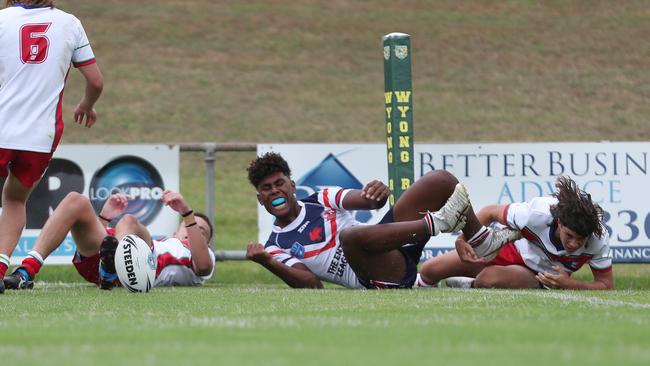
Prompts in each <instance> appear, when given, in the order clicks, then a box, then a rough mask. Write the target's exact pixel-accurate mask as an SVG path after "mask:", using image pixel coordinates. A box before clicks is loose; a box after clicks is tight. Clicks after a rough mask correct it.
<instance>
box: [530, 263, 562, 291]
mask: <svg viewBox="0 0 650 366" xmlns="http://www.w3.org/2000/svg"><path fill="white" fill-rule="evenodd" d="M552 268H553V270H554V271H555V273H551V272H548V271H544V272H540V273H538V274H537V276H535V277H536V278H537V281H539V282H541V283H542V284H543V285H544V286H546V287H549V288H568V283H569V282H570V281H571V277H569V274H568V273H566V272H565V271H564V270H563V269H562V268H560V266H558V265H553V267H552Z"/></svg>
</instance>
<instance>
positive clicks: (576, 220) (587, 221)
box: [551, 177, 603, 238]
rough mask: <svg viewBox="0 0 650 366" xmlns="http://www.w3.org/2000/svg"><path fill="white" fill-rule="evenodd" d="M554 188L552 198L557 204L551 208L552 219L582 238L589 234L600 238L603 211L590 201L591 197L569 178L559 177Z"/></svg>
mask: <svg viewBox="0 0 650 366" xmlns="http://www.w3.org/2000/svg"><path fill="white" fill-rule="evenodd" d="M555 187H557V192H555V193H553V197H555V198H557V200H558V203H557V204H556V205H553V206H551V215H553V218H555V219H557V220H559V221H560V222H561V223H562V225H564V226H566V227H568V228H569V229H571V230H573V231H575V232H576V233H577V234H578V235H580V236H582V237H585V238H586V237H588V236H590V235H591V234H594V235H596V236H597V237H599V238H600V237H602V235H603V226H602V218H603V209H602V208H601V207H600V206H599V205H598V204H597V203H594V202H593V201H592V200H591V195H590V194H589V193H586V192H585V191H583V190H581V189H580V188H578V185H577V184H576V182H574V181H573V180H572V179H571V178H569V177H559V178H558V179H557V182H556V183H555Z"/></svg>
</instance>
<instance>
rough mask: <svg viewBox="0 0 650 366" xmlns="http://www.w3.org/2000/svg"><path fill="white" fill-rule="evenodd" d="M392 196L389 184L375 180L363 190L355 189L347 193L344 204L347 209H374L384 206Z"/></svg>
mask: <svg viewBox="0 0 650 366" xmlns="http://www.w3.org/2000/svg"><path fill="white" fill-rule="evenodd" d="M388 196H390V190H389V189H388V186H386V185H385V184H384V183H382V182H381V181H378V180H373V181H371V182H370V183H368V184H366V186H365V187H364V188H363V189H362V190H357V189H353V190H350V192H349V193H348V194H347V195H345V197H344V198H343V202H342V205H343V207H344V208H345V209H346V210H374V209H378V208H382V207H384V205H385V204H386V200H388Z"/></svg>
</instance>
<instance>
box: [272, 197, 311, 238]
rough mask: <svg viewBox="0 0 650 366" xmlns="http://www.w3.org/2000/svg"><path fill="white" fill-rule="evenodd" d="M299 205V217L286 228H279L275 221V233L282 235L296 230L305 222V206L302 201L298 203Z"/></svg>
mask: <svg viewBox="0 0 650 366" xmlns="http://www.w3.org/2000/svg"><path fill="white" fill-rule="evenodd" d="M298 205H299V206H300V212H299V213H298V216H296V218H295V219H294V220H293V221H291V223H290V224H289V225H287V226H285V227H279V226H277V225H276V224H275V221H274V222H273V231H274V232H276V233H281V232H287V231H291V230H294V229H296V228H297V227H298V226H300V224H301V223H302V222H303V221H304V220H305V215H306V213H305V211H307V210H306V209H305V204H304V203H303V202H302V201H298Z"/></svg>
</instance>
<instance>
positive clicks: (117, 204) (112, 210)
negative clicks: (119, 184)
mask: <svg viewBox="0 0 650 366" xmlns="http://www.w3.org/2000/svg"><path fill="white" fill-rule="evenodd" d="M127 207H129V196H127V195H125V194H121V193H118V194H113V195H111V196H110V197H108V199H107V200H106V202H105V203H104V207H102V211H101V212H100V213H99V215H100V216H101V217H104V218H106V219H109V220H112V219H114V218H116V217H117V216H119V215H120V214H121V213H122V212H124V211H125V210H126V208H127Z"/></svg>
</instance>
